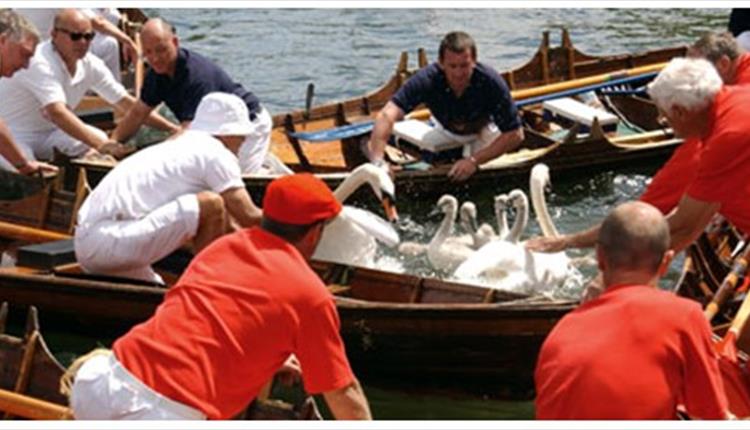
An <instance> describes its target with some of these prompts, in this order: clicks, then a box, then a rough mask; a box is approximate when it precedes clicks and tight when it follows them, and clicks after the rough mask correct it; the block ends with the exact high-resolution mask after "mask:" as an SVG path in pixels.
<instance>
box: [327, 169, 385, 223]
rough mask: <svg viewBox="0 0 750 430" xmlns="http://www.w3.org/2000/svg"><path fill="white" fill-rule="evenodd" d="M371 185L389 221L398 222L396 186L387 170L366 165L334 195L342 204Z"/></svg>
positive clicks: (352, 174) (355, 170)
mask: <svg viewBox="0 0 750 430" xmlns="http://www.w3.org/2000/svg"><path fill="white" fill-rule="evenodd" d="M364 184H369V185H370V188H371V189H372V191H373V193H375V196H376V197H377V198H378V200H380V202H381V203H382V205H383V210H384V212H385V216H386V218H387V219H388V221H391V222H395V221H397V220H398V212H397V211H396V185H395V184H394V183H393V180H392V179H391V176H390V175H389V174H388V172H386V171H385V169H381V168H380V167H377V166H375V165H374V164H371V163H364V164H362V165H360V166H358V167H357V168H355V169H354V170H352V172H351V173H350V174H349V176H347V178H346V179H345V180H344V182H342V183H341V185H339V187H338V188H336V190H335V191H334V195H335V196H336V198H338V199H339V201H340V202H343V201H344V200H346V198H347V197H349V196H350V195H351V194H352V193H353V192H354V191H355V190H356V189H357V188H359V187H361V186H362V185H364Z"/></svg>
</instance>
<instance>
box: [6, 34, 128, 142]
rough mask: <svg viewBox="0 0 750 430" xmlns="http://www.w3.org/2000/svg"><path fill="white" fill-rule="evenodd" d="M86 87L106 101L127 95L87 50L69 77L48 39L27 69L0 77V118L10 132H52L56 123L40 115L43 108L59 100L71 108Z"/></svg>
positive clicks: (114, 101)
mask: <svg viewBox="0 0 750 430" xmlns="http://www.w3.org/2000/svg"><path fill="white" fill-rule="evenodd" d="M89 90H94V91H95V92H96V93H97V94H99V95H100V96H102V97H103V98H104V99H105V100H106V101H107V102H108V103H110V104H115V103H117V102H118V101H120V100H121V99H122V98H123V97H125V95H126V94H127V91H126V90H125V88H124V87H123V86H122V85H121V84H120V83H119V82H117V81H116V80H115V78H114V77H113V76H112V72H110V71H109V69H108V68H107V66H106V65H104V62H103V61H102V60H101V59H99V58H98V57H97V56H95V55H93V54H92V53H90V52H89V53H87V54H86V56H84V57H83V58H82V59H80V60H78V62H77V64H76V71H75V75H73V76H71V75H70V72H69V71H68V68H67V67H66V66H65V63H64V62H63V59H62V57H60V54H58V52H57V50H55V48H54V46H53V45H52V42H51V41H49V40H48V41H46V42H42V43H41V44H40V45H39V46H38V47H37V49H36V53H35V54H34V56H33V57H32V59H31V61H30V63H29V68H28V69H26V70H19V71H18V72H16V74H14V75H13V77H12V78H10V79H0V100H4V102H3V103H0V118H3V119H4V120H5V122H6V123H7V124H8V127H10V129H11V131H12V132H16V133H18V132H40V131H52V130H54V129H56V126H55V124H53V123H52V122H51V121H49V120H48V119H47V118H45V117H44V111H43V108H44V107H45V106H47V105H49V104H52V103H56V102H61V103H64V104H65V105H67V106H68V107H69V108H70V109H74V108H75V107H76V106H78V103H80V102H81V100H82V99H83V96H84V95H85V94H86V91H89Z"/></svg>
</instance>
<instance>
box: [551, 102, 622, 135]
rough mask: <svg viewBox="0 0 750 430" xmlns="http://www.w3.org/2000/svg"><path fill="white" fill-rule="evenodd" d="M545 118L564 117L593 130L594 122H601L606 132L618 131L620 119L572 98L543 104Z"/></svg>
mask: <svg viewBox="0 0 750 430" xmlns="http://www.w3.org/2000/svg"><path fill="white" fill-rule="evenodd" d="M542 108H543V109H544V112H545V116H546V115H549V116H553V117H558V118H560V117H562V118H565V119H566V120H568V121H570V122H573V123H578V124H581V125H583V126H585V127H588V128H591V126H592V125H593V124H594V120H597V121H599V125H601V126H602V130H604V131H605V132H610V131H616V130H617V124H618V123H619V122H620V119H619V118H617V116H615V115H613V114H611V113H609V112H607V111H605V110H602V109H598V108H595V107H592V106H589V105H587V104H585V103H581V102H579V101H578V100H576V99H573V98H570V97H563V98H559V99H554V100H547V101H545V102H544V103H542Z"/></svg>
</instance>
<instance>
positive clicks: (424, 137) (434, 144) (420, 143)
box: [393, 119, 463, 153]
mask: <svg viewBox="0 0 750 430" xmlns="http://www.w3.org/2000/svg"><path fill="white" fill-rule="evenodd" d="M393 134H394V135H395V136H396V137H397V138H399V139H403V140H405V141H407V142H409V143H411V144H413V145H415V146H417V147H418V148H419V149H421V150H423V151H429V152H433V153H435V152H442V151H446V150H449V149H455V148H460V147H462V146H463V144H462V143H460V142H456V141H455V140H451V139H450V138H449V137H448V136H446V135H445V134H444V133H441V132H439V131H438V130H436V129H435V127H432V126H431V125H429V124H427V123H426V122H424V121H419V120H416V119H410V120H406V121H399V122H397V123H396V124H395V125H394V126H393Z"/></svg>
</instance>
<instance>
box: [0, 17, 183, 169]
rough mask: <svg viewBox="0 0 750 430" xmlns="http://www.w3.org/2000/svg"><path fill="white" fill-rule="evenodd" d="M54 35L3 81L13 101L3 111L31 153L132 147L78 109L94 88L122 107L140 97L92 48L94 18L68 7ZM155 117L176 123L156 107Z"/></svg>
mask: <svg viewBox="0 0 750 430" xmlns="http://www.w3.org/2000/svg"><path fill="white" fill-rule="evenodd" d="M51 36H52V38H51V39H50V40H48V41H45V42H43V43H41V44H40V45H39V47H38V49H37V50H36V53H35V54H34V57H33V58H32V60H31V63H30V65H29V69H28V70H24V71H22V72H19V73H17V74H16V75H15V76H14V77H13V78H11V79H8V80H4V81H0V99H2V100H7V101H12V102H9V103H3V104H1V105H0V117H2V118H4V119H5V120H6V121H7V123H8V126H9V127H10V130H11V133H12V134H13V137H14V138H15V139H16V141H17V142H18V144H19V146H20V147H21V148H22V150H23V151H24V152H25V153H26V154H27V156H28V157H30V158H31V157H33V159H43V160H49V159H51V158H52V155H53V151H54V149H57V150H59V151H61V152H62V153H64V154H66V155H68V156H71V157H80V156H84V155H86V154H89V153H93V152H96V151H100V152H103V153H107V154H111V155H113V156H115V157H117V158H121V157H122V156H124V155H125V154H126V153H127V152H128V149H127V147H126V146H125V145H122V144H119V143H117V142H115V141H112V140H110V139H109V138H108V137H107V135H106V134H105V133H104V132H103V131H102V130H99V129H97V128H95V127H92V126H90V125H87V124H85V123H84V122H83V121H81V119H80V118H78V117H77V116H76V115H75V113H74V112H73V109H74V108H75V107H76V106H77V105H78V103H79V102H80V101H81V99H82V98H83V96H84V95H85V93H86V92H87V91H89V90H93V91H94V92H96V93H97V94H99V95H100V96H101V97H102V98H103V99H104V100H106V101H107V102H108V103H109V104H111V105H112V106H113V107H114V108H115V109H116V110H118V111H120V112H125V111H127V110H128V109H130V107H131V106H132V105H133V103H134V101H135V99H134V98H133V97H132V96H130V95H129V94H128V93H127V91H126V90H125V88H124V87H123V86H122V85H121V84H120V83H118V82H117V81H116V80H115V79H114V77H113V76H112V73H111V72H110V71H109V69H108V68H107V67H106V66H105V65H104V63H103V62H102V61H101V60H100V59H99V58H97V57H95V56H94V55H93V54H91V53H89V45H90V42H91V40H92V39H93V37H94V32H93V30H92V27H91V20H90V19H88V18H87V17H86V16H85V15H84V14H83V13H82V12H81V11H79V10H76V9H65V10H62V11H60V12H59V13H58V14H57V15H56V16H55V20H54V25H53V30H52V32H51ZM149 121H150V125H153V126H156V127H158V128H160V129H163V130H169V131H171V130H173V129H174V125H172V124H171V123H169V122H168V121H167V120H165V119H164V118H162V117H161V116H159V115H158V114H156V113H154V114H152V116H151V117H150V120H149Z"/></svg>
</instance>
